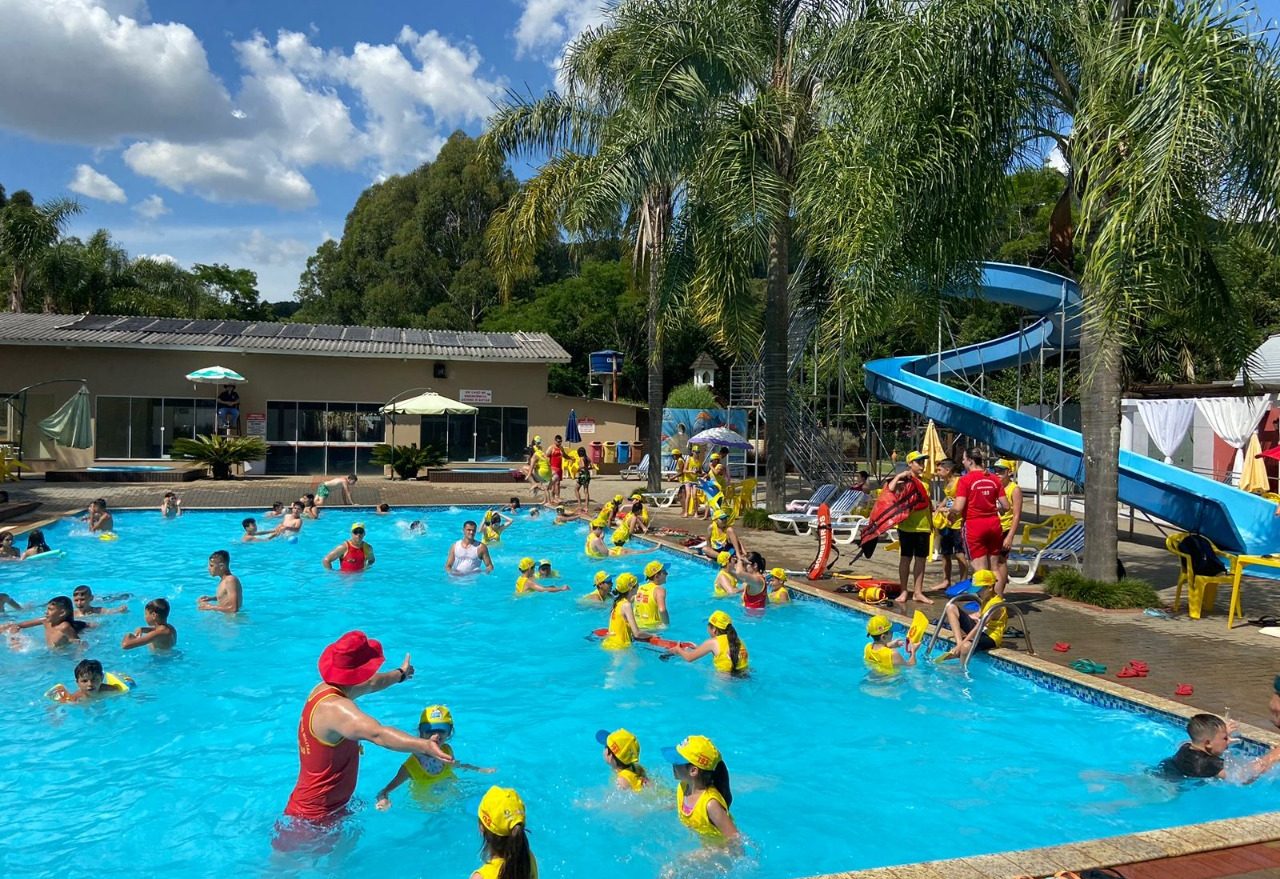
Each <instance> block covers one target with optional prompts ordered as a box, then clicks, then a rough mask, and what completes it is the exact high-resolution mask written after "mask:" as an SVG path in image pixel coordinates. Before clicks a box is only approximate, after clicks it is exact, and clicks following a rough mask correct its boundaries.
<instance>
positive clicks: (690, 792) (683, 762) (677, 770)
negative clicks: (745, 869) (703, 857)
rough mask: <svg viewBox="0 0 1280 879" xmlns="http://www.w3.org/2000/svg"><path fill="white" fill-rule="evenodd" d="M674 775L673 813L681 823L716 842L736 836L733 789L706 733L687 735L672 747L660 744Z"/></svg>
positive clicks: (715, 749)
mask: <svg viewBox="0 0 1280 879" xmlns="http://www.w3.org/2000/svg"><path fill="white" fill-rule="evenodd" d="M662 756H663V757H665V758H666V759H667V760H668V761H670V763H671V772H672V774H673V775H674V776H675V778H676V782H677V784H676V813H677V814H678V815H679V816H680V823H681V824H683V825H684V826H685V827H688V828H689V829H690V830H693V831H695V832H696V833H699V834H701V835H702V836H703V837H704V838H705V839H707V840H709V841H715V842H729V841H733V840H736V839H737V838H738V827H737V825H736V824H734V823H733V816H732V815H730V814H729V806H730V805H732V803H733V792H732V791H731V790H730V789H729V767H727V766H725V763H724V760H723V759H721V757H720V751H719V749H717V748H716V746H715V744H713V743H712V741H711V739H709V738H707V737H706V736H689V737H687V738H686V739H685V740H684V741H683V742H681V743H680V744H678V745H676V746H675V747H674V748H663V749H662Z"/></svg>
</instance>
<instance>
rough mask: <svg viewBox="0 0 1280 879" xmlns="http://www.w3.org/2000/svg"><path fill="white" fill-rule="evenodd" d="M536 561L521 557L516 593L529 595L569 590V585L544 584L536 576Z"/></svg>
mask: <svg viewBox="0 0 1280 879" xmlns="http://www.w3.org/2000/svg"><path fill="white" fill-rule="evenodd" d="M535 567H536V563H535V562H534V560H533V559H531V558H529V557H528V556H525V557H524V558H522V559H520V576H519V577H517V578H516V595H527V594H529V593H530V592H568V591H569V587H568V586H543V585H542V584H541V583H539V582H538V578H537V577H535V576H534V573H533V569H534V568H535Z"/></svg>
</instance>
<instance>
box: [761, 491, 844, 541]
mask: <svg viewBox="0 0 1280 879" xmlns="http://www.w3.org/2000/svg"><path fill="white" fill-rule="evenodd" d="M866 497H867V496H866V494H865V493H864V492H861V491H858V490H857V489H855V488H846V489H845V490H844V491H842V492H841V493H840V496H839V497H837V498H836V499H835V500H834V501H831V502H830V504H828V507H829V512H830V513H831V524H832V525H833V526H834V525H836V524H845V520H847V519H849V518H850V516H851V514H852V512H853V508H854V507H855V506H856V505H858V504H859V503H860V502H865V500H866ZM769 519H770V520H771V521H772V522H773V523H774V526H775V527H778V526H781V525H784V524H785V525H790V526H791V530H792V531H794V532H795V533H796V534H808V533H809V530H810V529H811V528H813V526H815V525H817V524H818V512H817V508H816V507H815V508H814V511H813V512H812V513H770V514H769ZM802 526H803V527H802ZM778 530H779V531H783V530H785V529H784V528H781V527H778Z"/></svg>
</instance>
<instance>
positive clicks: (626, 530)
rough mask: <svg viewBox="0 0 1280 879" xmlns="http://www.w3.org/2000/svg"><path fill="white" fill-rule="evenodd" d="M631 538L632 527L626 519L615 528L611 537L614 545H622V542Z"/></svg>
mask: <svg viewBox="0 0 1280 879" xmlns="http://www.w3.org/2000/svg"><path fill="white" fill-rule="evenodd" d="M630 539H631V528H630V527H629V526H628V524H627V522H626V520H623V522H622V524H621V525H619V526H618V527H617V528H615V529H614V531H613V535H612V536H611V537H610V538H609V540H610V541H612V543H613V545H614V546H622V544H624V543H626V542H627V541H628V540H630Z"/></svg>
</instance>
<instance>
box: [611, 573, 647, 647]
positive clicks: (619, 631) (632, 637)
mask: <svg viewBox="0 0 1280 879" xmlns="http://www.w3.org/2000/svg"><path fill="white" fill-rule="evenodd" d="M639 582H640V581H639V580H638V579H637V578H636V575H635V574H619V575H618V580H617V582H616V583H614V584H613V593H614V599H613V609H612V610H610V611H609V634H608V635H606V636H605V639H604V643H603V644H602V645H601V646H602V647H604V649H605V650H625V649H626V648H628V647H630V646H631V642H632V641H647V640H649V639H650V638H652V637H653V633H652V632H645V631H643V630H641V628H640V626H639V624H638V623H637V622H636V615H635V611H634V610H633V608H632V606H631V595H632V590H633V589H635V588H636V584H637V583H639Z"/></svg>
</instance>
